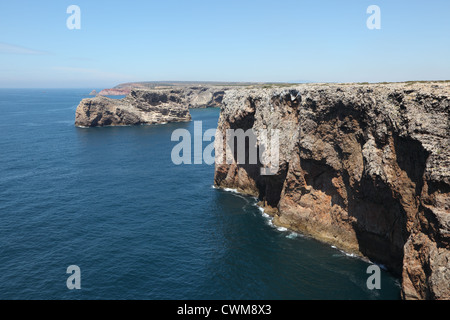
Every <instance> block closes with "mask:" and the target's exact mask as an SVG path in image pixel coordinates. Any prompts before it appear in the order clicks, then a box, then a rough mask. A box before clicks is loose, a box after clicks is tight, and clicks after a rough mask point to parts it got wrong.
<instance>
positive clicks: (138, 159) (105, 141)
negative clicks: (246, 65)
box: [0, 89, 400, 299]
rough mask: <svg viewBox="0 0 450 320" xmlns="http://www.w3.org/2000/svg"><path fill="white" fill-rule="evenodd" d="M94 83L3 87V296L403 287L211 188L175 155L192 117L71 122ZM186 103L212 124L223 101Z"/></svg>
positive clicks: (162, 295) (261, 294) (263, 294)
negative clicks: (204, 105)
mask: <svg viewBox="0 0 450 320" xmlns="http://www.w3.org/2000/svg"><path fill="white" fill-rule="evenodd" d="M90 91H91V90H90V89H87V90H81V89H77V90H0V299H398V298H399V295H400V294H399V292H400V289H399V285H398V280H397V279H395V278H393V277H392V276H391V275H390V274H389V273H386V272H383V273H382V275H381V280H382V289H381V290H375V291H370V290H368V289H367V286H366V280H367V277H368V276H369V275H368V274H366V270H367V267H368V266H369V264H367V263H366V262H363V261H361V260H359V259H357V258H353V257H350V256H347V255H346V254H345V253H343V252H340V251H339V250H337V249H334V248H331V247H330V246H327V245H324V244H322V243H319V242H317V241H315V240H312V239H309V238H305V237H302V236H301V235H298V234H295V233H291V232H289V231H286V230H283V229H280V230H278V229H276V228H274V227H272V226H271V223H270V220H269V219H268V218H267V217H265V216H264V215H262V214H261V211H260V210H259V209H258V208H257V207H256V205H255V202H256V201H255V199H253V198H249V197H244V196H241V195H238V194H236V193H234V192H230V191H224V190H217V189H214V188H213V187H212V183H213V176H214V167H213V166H209V165H206V164H203V165H181V166H176V165H174V164H173V163H172V161H171V150H172V148H173V147H174V146H175V145H176V144H177V143H178V142H172V141H171V134H172V132H173V130H174V129H177V128H185V129H188V130H189V131H191V132H193V122H191V123H180V124H167V125H155V126H138V127H121V128H114V127H108V128H91V129H81V128H76V127H75V126H74V125H73V123H74V115H75V109H76V106H77V104H78V103H79V101H80V100H81V99H82V98H85V97H88V96H87V94H88V93H89V92H90ZM191 113H192V117H193V120H196V121H200V120H201V121H203V129H204V130H206V129H209V128H215V127H216V125H217V119H218V116H219V110H218V109H203V110H192V112H191ZM207 144H208V143H207V142H205V143H204V145H205V146H206V145H207ZM69 265H78V266H79V267H80V269H81V287H82V288H81V290H68V289H67V287H66V280H67V277H68V276H69V275H68V274H66V269H67V267H68V266H69Z"/></svg>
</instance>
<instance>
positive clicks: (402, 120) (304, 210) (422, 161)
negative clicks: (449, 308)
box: [214, 82, 450, 299]
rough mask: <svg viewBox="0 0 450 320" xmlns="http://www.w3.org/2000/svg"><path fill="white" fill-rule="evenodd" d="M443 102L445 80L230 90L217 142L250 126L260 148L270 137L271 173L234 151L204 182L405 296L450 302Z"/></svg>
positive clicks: (448, 125) (449, 155) (448, 124)
mask: <svg viewBox="0 0 450 320" xmlns="http://www.w3.org/2000/svg"><path fill="white" fill-rule="evenodd" d="M449 97H450V84H449V83H446V82H434V83H395V84H370V85H369V84H368V85H364V84H343V85H337V84H336V85H334V84H333V85H332V84H322V85H321V84H315V85H297V86H294V87H292V88H286V89H282V88H279V89H241V90H229V91H227V92H226V94H225V97H224V99H223V106H222V110H221V115H220V119H219V124H218V134H219V133H220V134H222V135H223V136H225V135H226V130H227V129H237V128H241V129H244V130H247V129H253V130H254V132H255V134H256V136H257V137H258V141H259V142H258V144H259V147H260V148H262V147H263V146H262V145H261V142H260V141H262V140H261V139H259V138H260V136H261V132H263V131H264V130H266V131H268V132H269V133H270V132H274V130H277V129H278V130H279V141H280V144H279V169H278V171H277V173H276V174H275V175H266V176H263V175H261V172H260V168H261V167H262V164H256V165H251V164H247V163H237V162H236V155H235V154H233V155H232V157H234V160H233V161H232V163H229V164H226V163H224V162H223V161H222V159H218V160H219V161H221V162H220V163H219V164H216V172H215V178H214V179H215V185H216V186H218V187H227V188H236V189H238V190H239V191H240V192H243V193H246V194H250V195H254V196H257V197H259V198H260V199H261V201H262V202H261V204H263V205H264V206H265V208H266V212H269V213H272V214H273V215H274V224H276V225H278V226H284V227H287V228H289V229H291V230H296V231H299V232H302V233H305V234H308V235H311V236H313V237H315V238H316V239H319V240H321V241H324V242H326V243H329V244H333V245H335V246H337V247H339V248H342V249H344V250H346V251H348V252H352V253H356V254H359V255H361V256H364V257H367V258H369V259H370V260H371V261H373V262H376V263H380V264H383V265H385V266H387V267H388V268H389V269H390V270H391V271H392V272H394V273H396V274H398V275H399V276H401V277H402V297H403V298H404V299H450V98H449ZM217 137H218V136H217ZM221 152H223V153H226V143H217V144H216V154H221ZM233 152H235V150H233Z"/></svg>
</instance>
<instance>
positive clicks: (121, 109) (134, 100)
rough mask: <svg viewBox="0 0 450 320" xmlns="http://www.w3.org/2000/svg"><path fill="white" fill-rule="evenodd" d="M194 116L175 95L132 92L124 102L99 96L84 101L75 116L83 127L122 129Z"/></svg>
mask: <svg viewBox="0 0 450 320" xmlns="http://www.w3.org/2000/svg"><path fill="white" fill-rule="evenodd" d="M190 120H191V115H190V113H189V109H188V106H186V105H185V104H184V103H183V102H182V100H181V98H180V96H179V95H178V94H177V93H176V92H172V91H168V90H161V91H157V90H152V91H147V90H132V91H131V92H130V94H129V95H128V96H126V97H125V98H123V99H120V100H119V99H110V98H107V97H102V96H97V97H95V98H89V99H83V100H82V101H81V102H80V104H79V105H78V107H77V110H76V113H75V125H76V126H80V127H101V126H123V125H139V124H157V123H168V122H184V121H190Z"/></svg>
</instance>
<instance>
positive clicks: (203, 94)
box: [98, 83, 231, 108]
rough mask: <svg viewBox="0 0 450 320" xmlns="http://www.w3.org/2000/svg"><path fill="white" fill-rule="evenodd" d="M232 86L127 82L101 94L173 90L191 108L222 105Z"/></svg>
mask: <svg viewBox="0 0 450 320" xmlns="http://www.w3.org/2000/svg"><path fill="white" fill-rule="evenodd" d="M230 88H231V87H225V86H208V85H200V86H160V87H158V86H155V87H148V88H146V87H145V86H144V85H143V84H139V83H136V84H133V83H130V84H126V85H122V86H121V87H119V88H112V89H103V90H102V91H100V92H99V94H98V95H100V96H120V95H128V94H129V93H130V92H131V91H132V90H146V91H154V92H160V91H162V90H164V91H171V93H172V94H176V95H178V97H179V99H180V103H182V104H185V105H187V106H188V107H189V108H209V107H220V105H221V104H222V99H223V96H224V94H225V91H226V90H228V89H230Z"/></svg>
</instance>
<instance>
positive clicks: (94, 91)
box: [89, 90, 98, 96]
mask: <svg viewBox="0 0 450 320" xmlns="http://www.w3.org/2000/svg"><path fill="white" fill-rule="evenodd" d="M97 94H98V93H97V91H96V90H92V91H91V92H90V93H89V95H90V96H96V95H97Z"/></svg>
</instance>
